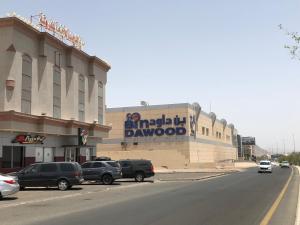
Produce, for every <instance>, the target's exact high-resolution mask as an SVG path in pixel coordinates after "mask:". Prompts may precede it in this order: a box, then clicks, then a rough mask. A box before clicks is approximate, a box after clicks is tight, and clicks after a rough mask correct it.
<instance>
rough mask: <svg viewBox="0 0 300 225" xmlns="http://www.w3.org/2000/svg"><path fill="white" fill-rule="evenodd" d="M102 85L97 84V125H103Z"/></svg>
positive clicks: (100, 83)
mask: <svg viewBox="0 0 300 225" xmlns="http://www.w3.org/2000/svg"><path fill="white" fill-rule="evenodd" d="M103 104H104V102H103V84H102V82H101V81H99V82H98V123H99V124H103V113H104V112H103V108H104V107H103Z"/></svg>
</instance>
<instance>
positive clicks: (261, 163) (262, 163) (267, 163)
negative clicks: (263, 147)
mask: <svg viewBox="0 0 300 225" xmlns="http://www.w3.org/2000/svg"><path fill="white" fill-rule="evenodd" d="M260 165H270V162H260Z"/></svg>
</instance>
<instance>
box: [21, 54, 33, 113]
mask: <svg viewBox="0 0 300 225" xmlns="http://www.w3.org/2000/svg"><path fill="white" fill-rule="evenodd" d="M31 84H32V60H31V58H30V57H29V56H27V55H24V56H23V59H22V94H21V112H22V113H27V114H31Z"/></svg>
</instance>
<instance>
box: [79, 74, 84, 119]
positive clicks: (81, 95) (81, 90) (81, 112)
mask: <svg viewBox="0 0 300 225" xmlns="http://www.w3.org/2000/svg"><path fill="white" fill-rule="evenodd" d="M84 107H85V81H84V76H83V75H80V76H79V82H78V119H79V121H82V122H84V116H85V115H84V111H85V110H84Z"/></svg>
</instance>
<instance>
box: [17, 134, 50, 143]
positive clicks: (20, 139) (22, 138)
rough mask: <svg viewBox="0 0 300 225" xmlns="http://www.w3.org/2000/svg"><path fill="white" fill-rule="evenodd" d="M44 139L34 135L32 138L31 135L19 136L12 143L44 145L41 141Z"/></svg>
mask: <svg viewBox="0 0 300 225" xmlns="http://www.w3.org/2000/svg"><path fill="white" fill-rule="evenodd" d="M45 139H46V137H44V136H41V135H36V136H34V137H32V136H31V135H23V134H20V135H18V136H16V138H15V139H14V140H13V141H12V142H13V143H20V144H44V143H43V141H44V140H45Z"/></svg>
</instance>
